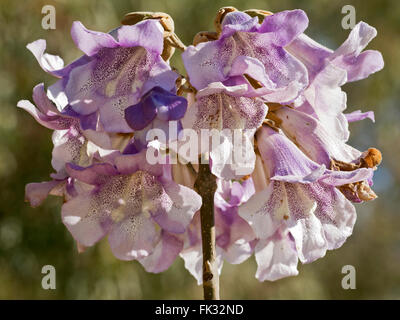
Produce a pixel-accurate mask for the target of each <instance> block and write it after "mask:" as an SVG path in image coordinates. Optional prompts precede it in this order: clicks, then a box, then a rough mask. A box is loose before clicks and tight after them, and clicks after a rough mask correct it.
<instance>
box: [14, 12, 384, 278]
mask: <svg viewBox="0 0 400 320" xmlns="http://www.w3.org/2000/svg"><path fill="white" fill-rule="evenodd" d="M141 14H143V13H138V16H140V15H141ZM146 15H147V13H145V16H146ZM156 16H157V15H156ZM158 16H159V18H160V17H165V15H158ZM171 20H172V19H171ZM168 21H169V20H168ZM164 22H165V21H164ZM169 22H170V23H171V21H169ZM220 22H221V23H220V27H221V28H220V29H219V30H217V32H216V33H214V36H215V37H214V38H213V39H212V40H211V41H206V42H201V43H199V44H197V45H192V46H189V47H187V48H186V50H185V51H184V52H183V54H182V59H183V63H184V66H185V69H186V72H187V77H186V79H184V77H183V76H180V75H178V74H177V73H176V72H175V71H173V69H172V68H171V66H170V65H169V61H165V60H168V59H169V56H170V54H168V55H167V56H168V58H165V60H164V59H163V56H164V57H165V56H166V55H163V52H164V53H165V52H167V53H171V54H172V52H173V50H171V49H172V47H173V46H172V45H171V41H172V40H171V39H175V40H176V41H175V42H176V43H178V42H180V40H179V39H178V38H177V37H176V35H175V34H173V28H169V29H168V30H166V29H164V28H165V25H164V24H165V23H164V24H163V23H162V21H161V20H157V19H153V18H148V16H146V17H145V18H144V20H143V21H141V22H138V23H136V24H135V25H127V26H122V27H119V28H117V29H115V30H113V31H112V32H110V33H102V32H96V31H91V30H88V29H86V28H85V27H84V26H83V25H82V23H80V22H74V23H73V26H72V29H71V35H72V39H73V40H74V42H75V44H76V46H77V47H78V48H79V49H80V50H81V51H82V52H83V53H84V55H83V56H82V57H80V58H78V59H77V60H75V61H74V62H72V63H71V64H69V65H67V66H64V62H63V60H62V59H61V58H60V57H58V56H54V55H50V54H47V53H45V50H46V42H45V40H37V41H35V42H32V43H30V44H29V45H28V46H27V47H28V49H29V50H30V51H31V52H32V53H33V54H34V56H35V57H36V59H37V60H38V62H39V64H40V66H41V67H42V68H43V70H45V71H46V72H48V73H50V74H51V75H53V76H55V77H57V78H59V80H58V81H57V82H56V83H55V84H53V85H51V86H49V87H48V89H47V91H46V90H45V87H44V84H39V85H37V86H36V87H35V88H34V90H33V102H34V103H35V105H33V104H32V103H31V102H29V101H28V100H21V101H19V102H18V107H20V108H23V109H25V110H26V111H27V112H29V113H30V114H31V115H32V116H33V117H34V118H35V119H36V120H37V122H38V123H40V124H41V125H43V126H45V127H47V128H49V129H51V130H53V136H52V137H53V144H54V148H53V153H52V167H53V169H54V171H55V172H54V173H52V174H51V178H52V180H51V181H48V182H42V183H31V184H28V185H27V187H26V198H27V200H28V201H29V202H30V203H31V205H32V206H37V205H39V204H41V203H42V202H43V201H44V200H45V198H46V197H47V196H48V195H49V194H51V195H57V196H61V197H63V198H64V200H65V201H64V204H63V206H62V221H63V223H64V224H65V226H66V227H67V229H68V230H69V231H70V233H71V234H72V236H73V238H74V239H75V240H76V241H77V243H78V244H79V246H80V247H89V246H92V245H94V244H95V243H97V242H98V241H100V240H101V239H103V238H105V237H108V241H109V244H110V247H111V250H112V252H113V254H114V255H115V256H116V257H117V258H118V259H121V260H137V261H139V262H140V263H141V264H142V265H143V266H144V268H145V269H146V270H147V271H148V272H155V273H156V272H162V271H164V270H166V269H167V268H168V267H169V266H170V265H171V264H172V263H173V261H174V260H175V258H176V257H177V256H178V255H179V256H181V257H182V258H183V260H184V262H185V267H186V268H187V269H188V270H189V272H190V273H191V274H192V275H193V276H194V277H195V278H196V279H197V282H198V283H199V284H200V283H202V281H203V277H202V272H203V271H204V264H203V248H202V238H201V237H202V231H203V230H202V226H201V223H200V222H201V218H203V215H201V214H202V213H200V208H201V207H202V201H203V199H205V198H204V197H203V199H202V197H201V196H200V195H199V194H197V192H196V191H195V189H196V190H197V191H198V192H199V193H200V194H203V193H202V192H203V190H202V189H204V188H199V183H201V181H199V180H201V179H199V177H200V170H199V168H205V169H206V170H205V171H206V172H207V174H209V177H212V176H211V174H213V175H214V176H216V181H217V182H216V186H215V183H214V182H213V181H214V180H212V179H210V181H211V182H212V183H214V187H215V188H216V190H217V191H216V192H215V194H214V195H213V197H212V196H211V197H209V198H210V199H213V203H212V202H211V204H210V206H209V207H214V211H213V213H214V215H212V214H211V215H210V216H211V217H213V219H214V223H215V230H216V239H215V247H216V257H215V258H216V259H215V260H216V267H217V268H216V269H218V271H219V272H221V269H222V265H223V262H224V261H227V262H229V263H232V264H239V263H242V262H243V261H245V260H247V259H248V258H249V257H251V256H252V255H253V254H254V256H255V260H256V262H257V271H256V278H257V279H258V280H260V281H265V280H270V281H274V280H277V279H281V278H283V277H287V276H293V275H297V274H298V271H297V265H298V261H300V262H302V263H310V262H312V261H314V260H316V259H319V258H321V257H323V256H324V255H325V254H326V251H327V250H333V249H336V248H339V247H340V246H342V245H343V243H344V242H345V241H346V239H347V238H348V237H349V236H350V235H351V234H352V230H353V227H354V224H355V220H356V211H355V208H354V206H353V204H352V202H355V203H359V202H363V201H368V200H372V199H374V198H376V194H375V193H374V191H373V190H372V189H371V187H372V185H373V174H374V171H375V170H376V169H377V166H378V165H379V163H380V161H381V158H382V156H381V153H380V152H379V150H377V149H375V148H370V149H368V150H367V151H364V152H361V151H359V150H357V149H356V148H354V147H352V146H350V145H349V144H348V139H349V135H350V132H349V123H351V122H354V121H359V120H363V119H366V118H369V119H371V120H372V121H375V118H374V114H373V112H371V111H370V112H362V111H361V110H358V111H354V112H350V113H344V111H345V110H346V108H347V104H346V93H345V92H344V91H342V89H341V87H342V86H343V85H344V84H345V83H347V82H351V81H357V80H360V79H364V78H366V77H368V76H369V75H370V74H372V73H374V72H377V71H379V70H380V69H382V68H383V59H382V56H381V54H380V53H379V52H378V51H373V50H366V51H363V50H364V48H365V47H366V46H367V44H368V43H369V42H370V40H372V38H374V37H375V36H376V30H375V29H374V28H373V27H371V26H369V25H368V24H366V23H364V22H360V23H359V24H357V26H356V27H355V28H354V29H353V30H352V31H351V33H350V35H349V37H348V39H347V40H346V41H345V42H344V43H343V44H342V45H341V46H340V47H339V48H338V49H336V50H335V51H333V50H330V49H328V48H326V47H324V46H322V45H321V44H319V43H317V42H315V41H314V40H312V39H311V38H309V37H308V36H306V35H305V33H304V32H305V30H306V28H307V26H308V18H307V16H306V14H305V12H303V11H302V10H292V11H283V12H277V13H275V14H265V17H264V19H263V20H262V21H259V19H258V17H251V16H250V15H248V14H246V13H244V12H240V11H237V10H236V9H232V8H231V9H230V10H229V12H228V13H226V14H225V15H223V19H222V21H220ZM217 29H218V28H217ZM166 39H167V40H168V39H169V40H168V41H169V42H168V41H166ZM178 40H179V41H178ZM168 43H169V44H168ZM176 43H175V45H176ZM165 45H171V47H167V48H166V47H165ZM179 47H180V48H181V49H185V46H184V45H183V44H182V45H180V46H179ZM166 49H167V50H166ZM178 80H179V81H178ZM171 127H172V128H173V130H172V131H171ZM185 130H190V131H191V132H192V133H193V135H194V136H195V146H194V147H195V152H194V157H191V158H190V159H188V158H189V157H188V155H187V154H186V153H185V152H186V151H188V146H189V147H190V148H191V147H193V145H191V144H185V141H184V139H183V138H185V134H186V132H187V131H185ZM204 133H205V134H204ZM149 135H150V136H152V137H153V138H154V140H157V141H149V140H148V136H149ZM155 137H157V139H156V138H155ZM215 139H216V140H217V141H216V142H217V143H216V144H215V141H214V140H215ZM182 147H183V148H182ZM182 149H183V150H184V151H182ZM181 151H182V152H181ZM189 151H190V152H189V153H190V156H193V154H192V151H193V150H189ZM148 152H154V154H157V156H159V157H161V158H162V160H163V161H160V162H159V163H153V162H151V161H150V160H149V158H148V157H147V156H148ZM177 154H178V155H179V157H180V159H183V160H185V161H182V162H181V163H174V162H173V161H172V157H173V156H176V155H177ZM199 157H200V158H201V159H205V160H207V161H208V163H207V165H206V167H204V166H203V167H199V166H197V165H198V162H197V161H198V160H199ZM188 161H189V162H192V163H187V162H188ZM202 165H204V164H202ZM208 165H209V167H208ZM208 169H210V170H208ZM210 171H211V173H210ZM213 178H215V177H213ZM195 182H196V184H195ZM195 185H196V187H195ZM211 189H212V186H211V187H210V190H211ZM200 190H201V191H200ZM207 190H208V189H207ZM212 190H215V189H212ZM203 208H207V207H206V206H205V207H203ZM203 208H202V209H203ZM200 215H201V216H200ZM204 279H206V278H204Z"/></svg>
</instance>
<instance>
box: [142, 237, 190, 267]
mask: <svg viewBox="0 0 400 320" xmlns="http://www.w3.org/2000/svg"><path fill="white" fill-rule="evenodd" d="M182 249H183V241H182V240H181V239H179V238H178V237H177V236H175V235H173V234H170V233H167V232H162V235H161V240H160V241H159V242H158V244H157V246H156V247H155V248H154V251H153V252H152V253H151V254H150V255H149V256H147V257H145V258H142V259H140V260H139V262H140V263H141V264H142V265H143V267H144V268H145V269H146V271H147V272H152V273H159V272H163V271H165V270H167V269H168V268H169V267H170V266H171V264H172V263H173V262H174V260H175V258H176V257H177V256H178V255H179V253H180V252H181V250H182Z"/></svg>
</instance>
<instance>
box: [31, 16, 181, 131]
mask: <svg viewBox="0 0 400 320" xmlns="http://www.w3.org/2000/svg"><path fill="white" fill-rule="evenodd" d="M163 32H164V30H163V28H162V26H161V24H160V23H159V22H158V21H157V20H146V21H142V22H140V23H137V24H136V25H134V26H122V27H120V28H119V29H118V30H117V31H116V32H114V33H116V34H117V37H118V40H116V39H114V37H113V36H112V35H111V34H106V33H102V32H95V31H91V30H88V29H86V28H85V27H84V26H83V25H82V24H81V23H80V22H74V24H73V26H72V29H71V35H72V38H73V40H74V42H75V44H76V45H77V47H78V48H79V49H80V50H82V51H83V52H84V53H85V55H84V56H82V57H81V58H79V59H78V60H76V61H75V62H73V63H71V64H70V65H68V66H66V67H63V63H62V60H61V59H60V58H59V57H55V56H51V55H48V54H45V53H44V50H45V46H46V43H45V41H44V40H38V41H35V42H33V43H31V44H29V45H28V48H29V50H31V51H32V53H33V54H34V55H35V57H36V59H37V60H38V61H39V63H40V65H41V66H42V68H43V69H44V70H45V71H47V72H50V73H51V74H53V75H54V76H57V77H60V78H61V79H60V80H59V81H58V82H56V83H55V84H54V85H52V86H50V87H49V96H50V97H51V98H52V100H53V101H54V102H55V103H56V104H57V107H58V108H59V109H60V110H62V109H64V108H66V107H69V108H71V109H72V110H73V111H75V112H76V113H77V114H79V115H80V116H81V117H83V118H85V117H88V116H90V118H91V119H93V120H94V121H93V120H92V121H90V122H89V123H87V122H84V121H83V122H81V125H82V127H83V129H89V128H90V129H93V130H95V129H96V127H95V125H94V124H95V123H96V119H97V118H99V121H100V123H101V126H102V127H103V128H104V130H105V131H107V132H119V133H121V132H132V128H131V127H129V126H128V124H127V123H126V121H125V119H124V110H125V109H126V108H127V107H128V106H131V105H133V104H136V103H138V102H139V100H140V98H141V96H142V95H143V93H146V92H148V91H149V90H150V89H152V88H154V87H161V88H163V89H165V90H168V91H174V90H175V80H176V79H177V77H178V75H177V74H176V73H175V72H173V71H172V70H171V68H170V67H169V65H168V64H167V63H166V62H165V61H163V59H162V58H161V53H162V50H163Z"/></svg>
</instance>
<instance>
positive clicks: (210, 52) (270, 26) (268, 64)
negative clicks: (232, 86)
mask: <svg viewBox="0 0 400 320" xmlns="http://www.w3.org/2000/svg"><path fill="white" fill-rule="evenodd" d="M307 25H308V19H307V16H306V14H305V13H304V12H303V11H301V10H293V11H283V12H278V13H276V14H273V15H270V16H267V17H265V19H264V21H263V22H262V24H261V25H260V24H258V18H251V17H250V16H249V15H247V14H245V13H243V12H239V11H235V12H230V13H228V14H227V15H226V16H225V18H224V20H223V22H222V27H223V28H222V33H221V34H220V36H219V39H218V40H215V41H210V42H205V43H200V44H198V45H197V46H189V47H188V48H187V50H186V51H185V52H184V53H183V55H182V58H183V62H184V64H185V67H186V70H187V72H188V75H189V79H190V82H191V84H192V85H193V86H194V87H195V88H196V89H197V90H200V89H204V88H206V87H207V86H208V85H209V84H210V83H213V82H223V83H224V82H226V81H229V80H230V79H232V78H234V79H236V80H235V81H240V82H241V83H243V84H246V87H247V90H246V91H247V92H246V95H248V96H262V97H263V98H264V100H265V101H269V102H280V103H286V102H290V101H292V100H294V99H295V98H296V97H297V96H298V95H299V93H300V92H301V90H303V89H304V88H305V87H306V85H307V84H308V78H307V70H306V68H305V67H304V66H303V64H302V63H300V62H299V61H298V60H297V59H296V58H294V57H293V56H292V55H291V54H289V53H288V52H287V51H286V50H285V48H284V47H285V46H287V45H288V44H289V43H290V42H291V41H292V40H293V39H295V38H296V37H297V36H298V35H300V34H301V33H302V32H303V31H304V30H305V29H306V27H307ZM245 75H247V77H245ZM249 77H250V78H252V79H253V80H256V81H257V82H258V85H259V86H260V87H261V88H258V89H256V90H255V89H253V87H252V85H251V84H250V82H249V81H248V79H249Z"/></svg>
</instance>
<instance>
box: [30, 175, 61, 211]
mask: <svg viewBox="0 0 400 320" xmlns="http://www.w3.org/2000/svg"><path fill="white" fill-rule="evenodd" d="M61 183H64V181H63V180H51V181H46V182H38V183H29V184H27V185H26V186H25V200H26V201H29V203H30V205H31V206H32V207H38V206H40V205H41V204H42V203H43V201H44V200H45V199H46V198H47V196H48V195H49V194H50V193H51V191H52V190H53V189H54V188H56V187H57V186H58V185H60V184H61Z"/></svg>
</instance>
